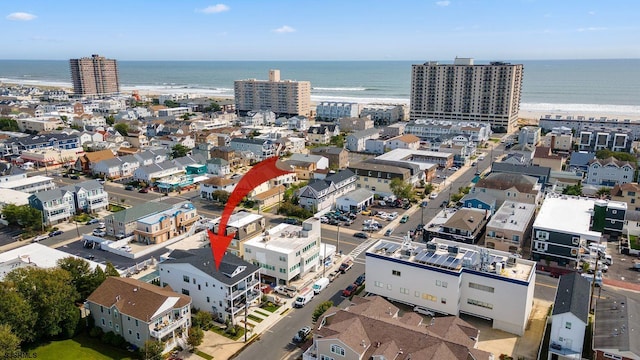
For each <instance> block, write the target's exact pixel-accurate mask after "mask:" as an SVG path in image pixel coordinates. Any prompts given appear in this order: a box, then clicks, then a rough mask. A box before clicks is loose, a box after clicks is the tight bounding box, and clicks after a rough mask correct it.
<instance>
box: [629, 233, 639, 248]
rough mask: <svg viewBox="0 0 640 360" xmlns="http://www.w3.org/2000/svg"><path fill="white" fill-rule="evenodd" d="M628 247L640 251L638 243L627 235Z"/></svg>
mask: <svg viewBox="0 0 640 360" xmlns="http://www.w3.org/2000/svg"><path fill="white" fill-rule="evenodd" d="M629 247H630V248H632V249H635V250H640V242H638V237H637V236H635V235H629Z"/></svg>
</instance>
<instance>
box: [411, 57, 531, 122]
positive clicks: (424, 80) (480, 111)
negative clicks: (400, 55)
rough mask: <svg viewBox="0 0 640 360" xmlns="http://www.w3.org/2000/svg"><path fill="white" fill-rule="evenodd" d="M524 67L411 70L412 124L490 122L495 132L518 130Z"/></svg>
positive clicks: (460, 61)
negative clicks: (418, 120) (414, 121)
mask: <svg viewBox="0 0 640 360" xmlns="http://www.w3.org/2000/svg"><path fill="white" fill-rule="evenodd" d="M523 71H524V67H523V65H522V64H510V63H505V62H491V63H489V64H488V65H474V63H473V59H470V58H456V59H455V61H454V63H453V64H438V62H436V61H429V62H426V63H424V64H422V65H412V67H411V112H410V118H411V120H416V119H427V118H429V119H443V120H465V121H488V122H490V123H491V126H492V127H493V128H494V130H495V129H499V128H504V129H506V130H507V131H508V132H512V131H514V130H515V128H516V125H517V121H518V111H519V109H520V94H521V89H522V76H523Z"/></svg>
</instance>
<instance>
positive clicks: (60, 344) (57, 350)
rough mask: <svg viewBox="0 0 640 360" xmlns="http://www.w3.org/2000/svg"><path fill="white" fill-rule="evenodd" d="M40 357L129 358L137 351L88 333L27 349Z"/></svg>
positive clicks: (74, 359) (73, 359)
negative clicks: (130, 350) (114, 344)
mask: <svg viewBox="0 0 640 360" xmlns="http://www.w3.org/2000/svg"><path fill="white" fill-rule="evenodd" d="M27 352H28V353H30V354H32V355H33V356H34V358H35V357H37V358H38V359H57V360H78V359H90V360H102V359H104V360H109V359H117V360H128V359H137V357H135V353H130V352H128V351H126V350H120V349H118V348H115V347H113V346H110V345H107V344H104V343H102V342H101V341H100V340H99V339H94V338H91V337H89V336H88V335H86V334H80V335H78V336H76V337H74V338H73V339H67V340H57V341H50V342H48V343H46V344H41V345H40V346H38V347H36V348H34V349H29V350H27Z"/></svg>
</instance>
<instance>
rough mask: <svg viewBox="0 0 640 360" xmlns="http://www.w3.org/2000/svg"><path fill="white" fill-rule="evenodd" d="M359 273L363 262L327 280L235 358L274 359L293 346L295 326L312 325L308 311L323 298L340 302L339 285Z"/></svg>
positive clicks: (341, 300) (252, 359)
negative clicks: (305, 303) (298, 307)
mask: <svg viewBox="0 0 640 360" xmlns="http://www.w3.org/2000/svg"><path fill="white" fill-rule="evenodd" d="M362 273H364V265H363V264H358V263H356V264H355V265H354V266H353V268H352V269H351V270H350V271H349V272H347V273H346V274H344V275H342V276H340V277H339V278H338V279H336V280H335V281H334V282H332V283H331V284H329V286H328V287H327V288H326V289H325V290H324V291H323V292H321V293H320V294H318V295H317V296H316V297H315V298H314V299H313V300H312V301H311V303H309V304H307V306H305V307H304V308H302V309H292V310H291V311H289V312H288V313H287V315H286V316H285V318H284V319H282V320H281V321H279V322H278V323H276V324H275V325H273V327H271V329H269V330H268V331H267V332H265V333H263V334H262V335H261V336H260V340H258V341H256V342H255V343H253V344H251V346H249V347H247V348H246V349H245V350H244V351H242V353H240V355H238V356H237V357H236V358H235V359H237V360H254V359H274V360H276V359H282V358H283V357H285V356H287V355H288V354H289V353H290V351H292V350H294V349H295V346H294V345H293V344H292V343H291V338H293V336H294V335H295V333H296V332H297V331H298V329H300V328H302V327H304V326H311V325H312V324H311V315H312V314H313V311H314V310H315V308H316V306H318V304H320V303H322V302H324V301H327V300H332V301H333V303H334V304H335V305H339V304H340V303H342V302H343V301H344V298H343V297H342V296H341V293H342V289H344V288H346V287H347V286H348V285H349V284H351V283H353V282H354V281H355V279H356V278H357V277H358V275H360V274H362Z"/></svg>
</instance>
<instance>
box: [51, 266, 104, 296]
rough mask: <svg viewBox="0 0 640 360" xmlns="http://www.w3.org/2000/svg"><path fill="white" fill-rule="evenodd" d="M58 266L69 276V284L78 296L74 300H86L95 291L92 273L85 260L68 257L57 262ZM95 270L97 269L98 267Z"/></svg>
mask: <svg viewBox="0 0 640 360" xmlns="http://www.w3.org/2000/svg"><path fill="white" fill-rule="evenodd" d="M58 266H59V267H60V268H61V269H63V270H66V271H68V272H69V274H71V283H72V284H73V286H74V287H75V288H76V291H77V292H78V294H79V295H80V296H79V297H78V298H77V299H76V300H79V301H81V300H84V299H86V298H87V297H89V295H90V294H91V293H92V292H93V290H95V288H94V287H93V286H94V283H93V273H92V272H91V267H90V266H89V263H88V262H87V261H86V260H84V259H80V258H76V257H73V256H68V257H66V258H63V259H60V260H58ZM96 268H99V266H98V267H96Z"/></svg>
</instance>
